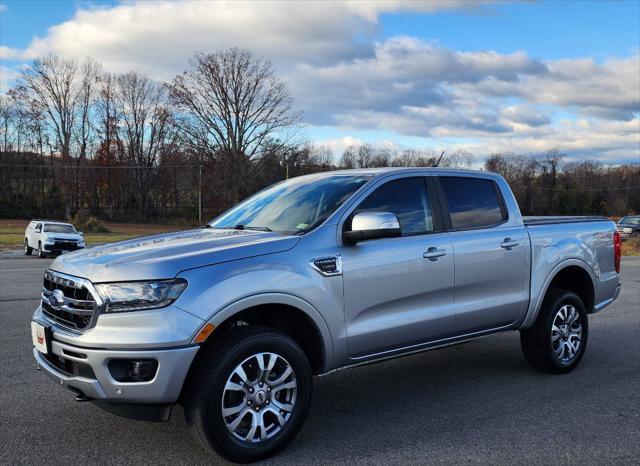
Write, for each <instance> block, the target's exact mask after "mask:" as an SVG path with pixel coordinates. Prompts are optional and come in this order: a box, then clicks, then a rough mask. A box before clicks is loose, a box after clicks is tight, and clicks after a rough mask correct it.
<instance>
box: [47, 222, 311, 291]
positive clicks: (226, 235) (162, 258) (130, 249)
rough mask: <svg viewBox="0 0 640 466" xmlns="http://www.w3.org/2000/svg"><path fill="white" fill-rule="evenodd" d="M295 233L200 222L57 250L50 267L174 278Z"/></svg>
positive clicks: (82, 273) (107, 277)
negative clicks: (200, 225)
mask: <svg viewBox="0 0 640 466" xmlns="http://www.w3.org/2000/svg"><path fill="white" fill-rule="evenodd" d="M299 240H300V238H299V237H298V236H282V235H280V234H277V233H271V232H262V231H253V230H222V229H210V228H201V229H197V230H188V231H181V232H176V233H167V234H161V235H154V236H147V237H142V238H136V239H132V240H127V241H121V242H118V243H111V244H107V245H104V246H96V247H91V248H86V249H82V250H80V251H76V252H73V253H70V254H64V255H62V256H59V257H58V258H57V259H56V260H55V261H54V262H53V264H51V267H50V268H51V270H55V271H58V272H62V273H66V274H69V275H74V276H76V277H83V278H87V279H89V280H91V281H92V282H94V283H100V282H111V281H131V280H153V279H163V278H173V277H175V276H176V275H177V274H178V273H180V272H181V271H183V270H187V269H193V268H196V267H203V266H206V265H214V264H219V263H221V262H228V261H233V260H238V259H244V258H247V257H255V256H261V255H265V254H273V253H277V252H281V251H286V250H288V249H291V248H292V247H293V246H295V245H296V243H297V242H298V241H299Z"/></svg>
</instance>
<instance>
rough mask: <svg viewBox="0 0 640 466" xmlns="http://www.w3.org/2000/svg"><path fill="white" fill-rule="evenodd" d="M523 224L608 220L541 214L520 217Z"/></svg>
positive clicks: (593, 217)
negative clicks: (545, 215) (544, 215)
mask: <svg viewBox="0 0 640 466" xmlns="http://www.w3.org/2000/svg"><path fill="white" fill-rule="evenodd" d="M522 220H523V221H524V224H525V225H526V226H534V225H554V224H557V223H582V222H601V221H607V220H609V219H608V218H606V217H598V216H575V217H572V216H551V217H543V216H529V217H527V216H525V217H522Z"/></svg>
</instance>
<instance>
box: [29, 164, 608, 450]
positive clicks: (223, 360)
mask: <svg viewBox="0 0 640 466" xmlns="http://www.w3.org/2000/svg"><path fill="white" fill-rule="evenodd" d="M619 272H620V238H619V235H618V233H617V231H616V227H615V225H614V223H613V222H611V221H609V220H606V219H604V218H597V217H523V216H522V215H521V214H520V211H519V209H518V205H517V204H516V200H515V198H514V196H513V194H512V193H511V190H510V189H509V186H508V185H507V183H506V182H505V180H504V179H503V178H502V177H500V176H499V175H496V174H492V173H487V172H482V171H465V170H452V169H433V168H421V169H414V168H410V169H398V168H385V169H372V170H353V171H335V172H327V173H320V174H313V175H308V176H302V177H299V178H293V179H290V180H287V181H283V182H281V183H278V184H276V185H274V186H271V187H269V188H267V189H264V190H263V191H260V192H258V193H257V194H255V195H254V196H252V197H250V198H249V199H247V200H245V201H243V202H242V203H240V204H239V205H237V206H236V207H234V208H232V209H231V210H229V211H227V212H226V213H224V214H222V215H220V216H219V217H218V218H216V219H215V220H213V221H211V222H210V223H209V224H207V225H206V226H205V227H203V228H198V229H195V230H190V231H184V232H179V233H169V234H161V235H156V236H151V237H147V238H139V239H133V240H129V241H123V242H119V243H113V244H108V245H104V246H100V247H94V248H89V249H85V250H81V251H76V252H73V253H70V254H66V255H63V256H61V257H58V258H57V259H56V260H55V261H54V262H53V263H52V264H51V266H50V268H49V269H48V270H47V271H46V272H45V275H44V285H43V288H42V302H41V304H40V305H39V306H38V308H37V309H36V311H35V313H34V315H33V322H32V337H33V345H34V348H33V355H34V357H35V359H36V361H37V363H38V365H39V367H40V368H41V369H42V372H44V373H45V374H46V375H48V376H49V377H51V378H52V379H53V380H54V381H55V382H56V384H57V385H61V386H63V387H67V388H69V389H70V390H72V391H73V392H75V394H76V399H77V400H78V401H91V402H93V403H95V404H97V405H99V406H100V407H102V408H104V409H106V410H108V411H111V412H113V413H117V414H120V415H124V416H128V417H133V418H138V419H146V420H167V419H168V418H169V415H170V412H171V407H172V405H174V404H175V403H181V404H182V405H183V406H184V411H185V413H186V419H187V423H188V425H189V426H190V427H191V429H192V431H193V433H194V434H195V437H196V438H197V439H198V440H199V441H200V442H202V444H203V445H205V446H206V447H208V448H210V449H212V450H213V451H215V452H217V453H219V454H220V455H222V456H223V457H224V458H227V459H229V460H232V461H237V462H249V461H255V460H258V459H262V458H266V457H269V456H271V455H274V454H275V453H277V452H278V451H280V450H282V449H283V448H284V447H285V446H286V445H287V444H289V443H290V442H291V441H292V440H293V438H294V437H295V436H296V434H297V433H298V432H299V431H300V429H301V427H302V425H303V423H304V420H305V417H306V415H307V412H308V409H309V404H310V402H311V394H312V385H313V376H314V375H320V374H326V373H329V372H331V371H334V370H336V369H340V368H347V367H353V366H357V365H360V364H365V363H370V362H373V361H380V360H384V359H387V358H394V357H398V356H401V355H406V354H411V353H416V352H419V351H426V350H429V349H434V348H439V347H443V346H446V345H451V344H457V343H460V342H463V341H467V340H472V339H474V338H478V337H481V336H484V335H488V334H491V333H495V332H502V331H507V330H518V331H519V332H520V341H521V346H522V351H523V353H524V358H525V359H526V360H527V361H528V362H529V364H530V365H531V366H533V367H534V368H535V369H538V370H541V371H545V372H550V373H554V374H563V373H567V372H569V371H571V370H573V369H575V367H576V366H577V365H578V364H579V363H580V360H581V359H582V357H583V356H584V353H585V349H586V347H587V341H588V337H589V321H588V318H589V314H593V313H595V312H599V311H601V310H602V309H603V308H605V307H606V306H607V305H609V304H611V303H612V302H613V301H614V300H615V299H616V298H617V296H618V294H619V293H620V282H619ZM52 387H53V386H52ZM52 389H53V388H52Z"/></svg>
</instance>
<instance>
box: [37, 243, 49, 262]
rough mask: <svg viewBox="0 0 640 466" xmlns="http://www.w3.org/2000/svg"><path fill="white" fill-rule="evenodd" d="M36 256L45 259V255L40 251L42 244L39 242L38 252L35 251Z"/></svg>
mask: <svg viewBox="0 0 640 466" xmlns="http://www.w3.org/2000/svg"><path fill="white" fill-rule="evenodd" d="M36 254H37V255H38V257H39V258H40V259H44V258H46V257H47V253H46V252H44V251H43V250H42V243H41V242H40V241H38V250H37V251H36Z"/></svg>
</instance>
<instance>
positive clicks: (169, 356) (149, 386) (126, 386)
mask: <svg viewBox="0 0 640 466" xmlns="http://www.w3.org/2000/svg"><path fill="white" fill-rule="evenodd" d="M198 349H199V346H187V347H182V348H171V349H161V350H144V351H139V350H134V351H122V350H104V349H88V348H83V347H78V346H73V345H69V344H66V343H62V342H60V341H56V340H53V341H52V342H51V350H50V351H51V355H50V357H51V358H62V360H65V361H70V363H71V364H74V363H77V364H81V365H85V366H84V367H87V366H88V367H89V368H90V369H91V370H90V371H88V374H87V371H86V370H85V371H83V374H82V375H73V374H72V373H69V372H67V371H64V370H62V369H61V368H60V367H56V366H55V365H54V364H53V363H52V362H51V361H50V360H49V359H47V357H46V356H45V355H44V354H42V353H40V352H39V351H38V350H37V349H36V348H34V349H33V356H34V357H35V359H36V361H37V363H38V366H39V367H40V368H41V369H42V371H43V372H44V373H45V374H46V375H47V376H48V377H50V378H51V379H53V380H55V381H56V383H58V384H59V385H61V386H63V387H67V388H70V389H72V390H73V391H75V392H77V393H79V394H81V395H84V397H86V398H89V399H91V400H101V401H107V402H113V403H144V404H153V403H174V402H175V401H176V400H177V399H178V397H179V395H180V390H182V384H183V383H184V380H185V378H186V376H187V372H188V371H189V368H190V367H191V362H192V361H193V358H194V357H195V355H196V353H197V352H198ZM112 359H127V360H140V359H155V360H157V361H158V368H157V371H156V373H155V376H154V377H153V378H152V379H151V380H149V381H148V382H119V381H117V380H116V379H115V378H114V377H113V375H112V374H111V372H110V370H109V366H108V364H109V361H111V360H112ZM58 361H60V359H58ZM91 372H92V373H93V374H91Z"/></svg>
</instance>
